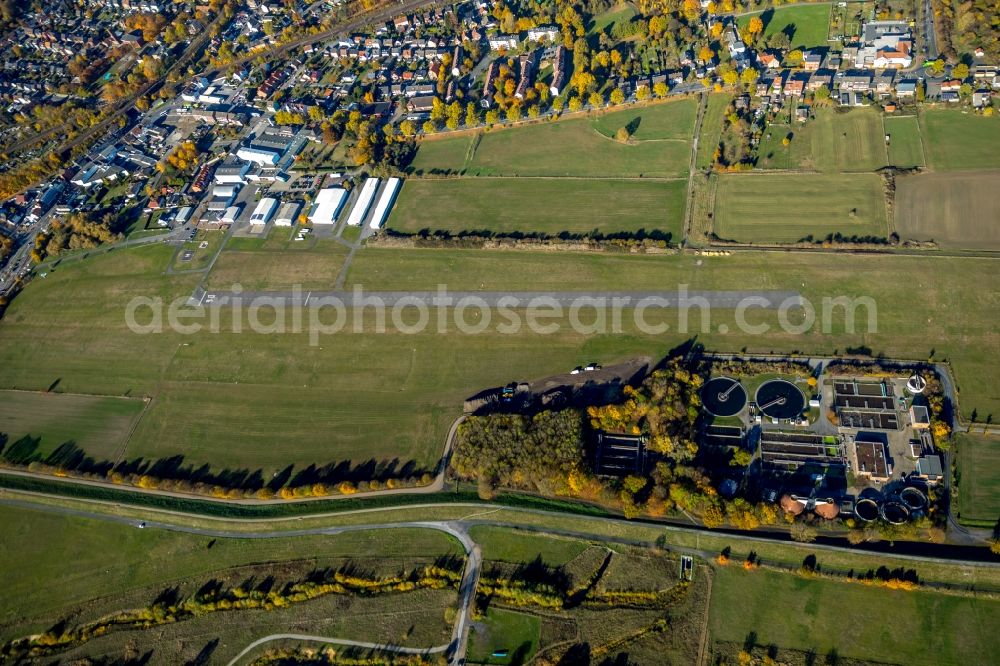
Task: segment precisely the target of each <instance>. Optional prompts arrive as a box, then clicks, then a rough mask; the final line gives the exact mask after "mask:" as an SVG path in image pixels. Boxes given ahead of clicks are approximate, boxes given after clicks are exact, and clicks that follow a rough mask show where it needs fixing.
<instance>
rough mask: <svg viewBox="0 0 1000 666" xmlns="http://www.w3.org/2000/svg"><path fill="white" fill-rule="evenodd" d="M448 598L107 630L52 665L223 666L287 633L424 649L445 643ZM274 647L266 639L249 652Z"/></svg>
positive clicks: (348, 599) (383, 600)
mask: <svg viewBox="0 0 1000 666" xmlns="http://www.w3.org/2000/svg"><path fill="white" fill-rule="evenodd" d="M454 602H455V592H454V590H417V591H414V592H407V593H404V594H392V595H388V596H374V597H364V596H342V595H329V596H325V597H320V598H318V599H313V600H311V601H309V602H306V603H304V604H295V605H293V606H290V607H288V608H281V609H273V610H269V611H268V610H252V611H246V610H244V611H239V612H235V613H233V612H228V613H211V614H208V615H204V616H202V617H199V618H196V619H189V620H185V621H183V622H178V623H176V624H166V625H161V626H159V627H155V628H151V629H146V630H143V631H124V632H122V631H115V632H111V633H109V634H107V635H105V636H102V637H99V638H96V639H94V640H92V641H90V642H88V643H86V644H84V645H83V646H80V647H78V648H76V649H73V650H68V651H66V652H62V653H59V656H60V657H61V658H62V659H61V660H60V662H59V663H73V664H77V663H84V664H86V663H100V664H104V663H111V664H114V663H122V662H121V659H122V656H123V655H128V654H138V655H140V656H141V658H142V659H141V661H142V663H143V664H145V665H146V666H177V665H178V664H192V663H194V664H198V663H205V664H220V665H222V664H228V663H229V662H230V660H231V659H233V658H235V657H236V656H237V655H238V654H239V653H240V652H241V651H242V650H243V649H244V648H245V647H246V646H248V645H249V644H250V643H252V642H253V641H255V640H257V639H259V638H260V637H262V636H269V635H272V634H284V633H292V632H294V633H300V634H312V633H313V632H315V633H316V634H318V635H322V636H335V637H342V638H345V639H353V640H359V641H366V642H367V641H372V642H376V643H383V644H392V645H402V646H407V647H415V648H420V649H423V648H426V647H429V646H432V645H443V644H445V643H447V642H448V639H449V638H450V632H451V622H450V620H451V617H452V616H453V614H454V607H455V603H454ZM281 645H282V642H280V641H276V642H271V643H266V644H265V645H263V646H261V647H260V648H258V649H257V650H256V651H255V652H254V653H253V655H254V656H257V655H259V654H261V653H263V652H265V651H266V650H268V649H273V648H277V647H280V646H281ZM289 645H296V644H295V643H293V642H292V643H289ZM298 645H299V646H301V645H302V644H301V643H299V644H298ZM307 645H308V646H310V647H314V645H313V644H307ZM206 655H208V656H207V658H206ZM199 659H201V660H203V661H199ZM126 663H127V662H126ZM133 663H134V662H133ZM239 663H240V664H249V663H253V659H252V658H251V657H246V658H244V659H242V660H240V662H239Z"/></svg>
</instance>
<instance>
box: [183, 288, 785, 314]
mask: <svg viewBox="0 0 1000 666" xmlns="http://www.w3.org/2000/svg"><path fill="white" fill-rule="evenodd" d="M208 295H211V296H214V298H212V299H211V300H210V301H209V302H210V303H211V304H212V305H216V306H222V305H233V304H236V302H235V299H237V298H239V299H240V301H239V304H240V305H245V304H248V303H249V302H250V301H252V300H254V299H273V300H276V301H280V304H281V305H289V306H290V305H301V306H309V305H310V304H313V305H316V304H318V302H319V300H320V299H327V300H328V301H333V300H336V301H337V302H339V303H340V304H342V305H344V306H346V307H351V308H353V307H371V306H373V305H375V304H377V305H379V306H383V305H384V306H385V307H393V306H395V305H400V306H407V305H417V304H420V305H425V306H428V307H453V306H455V305H456V304H457V303H458V302H459V301H461V300H462V299H470V300H473V299H475V302H476V304H479V303H485V304H486V305H487V306H491V307H501V306H506V307H509V308H517V307H526V306H530V305H534V306H539V307H544V306H549V305H558V306H562V307H570V306H573V305H577V304H580V305H584V304H585V303H583V300H582V299H604V301H605V302H606V303H607V305H608V307H611V306H612V305H613V304H614V303H615V300H614V299H619V300H618V301H617V304H618V305H619V306H620V307H623V308H632V307H636V306H638V305H640V304H643V305H646V304H648V305H649V307H671V308H673V307H678V306H680V305H683V300H682V299H683V298H684V297H686V298H687V299H688V304H689V305H691V306H692V307H697V306H700V305H702V301H701V300H700V299H704V303H707V304H708V306H709V307H717V308H722V309H734V308H736V307H737V306H738V305H740V304H741V303H744V302H746V301H747V299H749V298H756V299H764V300H766V301H767V304H766V305H765V304H764V303H763V301H761V302H760V304H761V307H765V308H768V309H775V308H777V307H779V306H780V305H781V304H782V303H783V302H785V301H786V300H789V299H796V300H795V301H793V302H799V301H798V299H800V298H801V295H800V294H799V293H798V292H795V291H753V290H747V291H700V290H695V291H686V292H683V294H682V293H679V292H678V291H676V290H675V291H593V292H588V291H449V290H445V291H443V292H440V293H439V292H437V291H365V290H361V289H359V290H358V291H354V290H352V291H336V290H331V291H302V290H298V291H243V290H242V289H240V290H235V289H234V290H232V291H219V290H207V291H205V292H204V294H199V293H196V294H194V295H193V296H192V298H193V299H194V300H195V301H196V302H197V303H199V304H201V303H203V302H204V297H205V296H208ZM376 299H378V300H376ZM447 299H451V300H450V301H449V300H447ZM511 299H514V300H513V301H512V300H511ZM692 301H697V302H692ZM205 304H208V303H205Z"/></svg>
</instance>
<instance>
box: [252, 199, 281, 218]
mask: <svg viewBox="0 0 1000 666" xmlns="http://www.w3.org/2000/svg"><path fill="white" fill-rule="evenodd" d="M277 207H278V200H277V199H273V198H271V197H264V198H263V199H261V200H260V202H259V203H258V204H257V207H256V208H254V211H253V213H252V214H251V215H250V224H267V221H268V220H270V219H271V215H273V214H274V209H275V208H277Z"/></svg>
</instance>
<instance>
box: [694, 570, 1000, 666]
mask: <svg viewBox="0 0 1000 666" xmlns="http://www.w3.org/2000/svg"><path fill="white" fill-rule="evenodd" d="M998 623H1000V601H997V600H995V599H989V598H984V597H976V598H973V597H963V596H952V595H945V594H939V593H934V592H931V591H922V590H921V591H903V590H890V589H885V588H881V587H869V586H866V585H862V584H859V583H848V582H841V581H836V580H827V579H823V578H805V577H802V576H799V575H795V574H790V573H787V574H786V573H778V572H773V571H767V570H763V569H758V570H755V571H745V570H743V568H742V567H740V566H736V565H732V566H729V567H722V568H719V569H718V570H717V571H716V573H715V580H714V581H713V584H712V603H711V605H710V608H709V627H710V631H711V636H712V640H713V641H724V642H727V643H736V644H739V645H742V644H743V642H744V641H745V640H747V636H748V635H749V634H750V633H751V632H753V633H754V634H755V635H756V641H755V642H756V644H757V645H761V646H767V645H771V644H773V645H775V646H776V647H777V648H778V654H777V659H778V661H779V662H780V661H782V649H788V650H797V651H800V652H807V651H810V650H811V651H813V652H814V653H815V654H818V655H821V659H822V658H824V657H825V656H826V655H827V654H829V653H830V652H831V651H836V654H837V655H839V656H840V657H841V658H846V659H857V660H861V661H864V662H868V661H874V662H878V663H902V664H927V665H928V666H932V665H937V664H963V663H967V664H981V663H989V662H991V661H992V659H993V658H992V657H990V656H989V655H992V654H996V652H997V650H998V649H1000V634H998V633H997V631H996V630H995V629H996V627H997V625H998ZM915 632H919V633H921V634H926V635H933V636H935V637H936V638H935V640H934V641H933V642H932V643H925V642H923V641H916V640H914V633H915Z"/></svg>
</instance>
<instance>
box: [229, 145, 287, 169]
mask: <svg viewBox="0 0 1000 666" xmlns="http://www.w3.org/2000/svg"><path fill="white" fill-rule="evenodd" d="M236 157H238V158H240V159H241V160H246V161H247V162H253V163H254V164H259V165H261V166H265V165H271V166H273V165H275V164H277V163H278V160H279V159H280V158H281V156H280V155H278V153H276V152H273V151H270V150H261V149H260V148H240V149H239V150H238V151H236Z"/></svg>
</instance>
